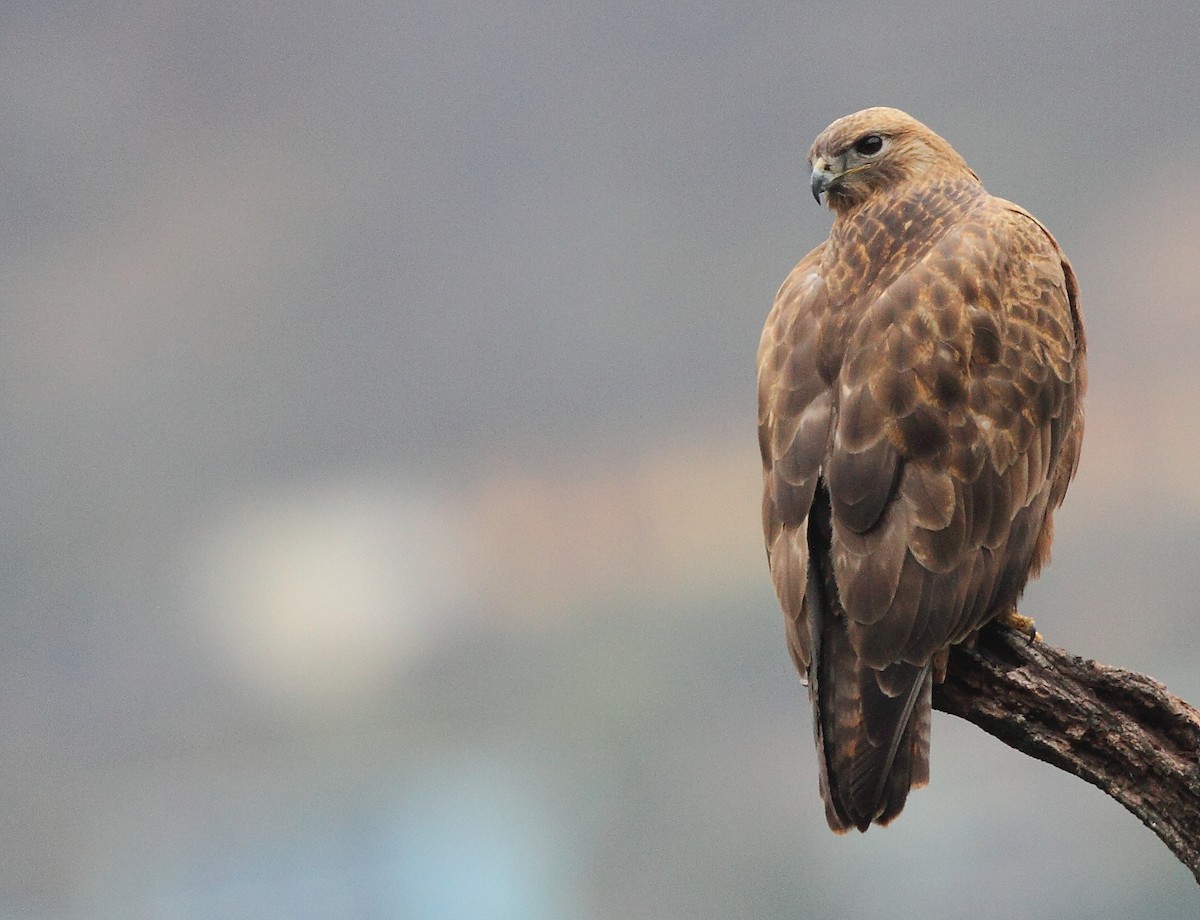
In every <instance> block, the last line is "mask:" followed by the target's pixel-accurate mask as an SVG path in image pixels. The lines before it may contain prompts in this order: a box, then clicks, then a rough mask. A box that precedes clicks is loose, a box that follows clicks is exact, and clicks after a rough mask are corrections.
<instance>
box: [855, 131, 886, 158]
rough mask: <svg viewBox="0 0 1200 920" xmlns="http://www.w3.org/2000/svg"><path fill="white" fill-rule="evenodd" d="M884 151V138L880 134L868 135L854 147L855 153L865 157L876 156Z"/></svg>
mask: <svg viewBox="0 0 1200 920" xmlns="http://www.w3.org/2000/svg"><path fill="white" fill-rule="evenodd" d="M882 149H883V138H882V137H880V136H879V135H878V134H868V135H867V136H866V137H864V138H861V139H860V140H859V141H858V143H856V144H855V145H854V152H855V153H857V154H860V155H862V156H864V157H870V156H874V155H875V154H877V153H879V151H880V150H882Z"/></svg>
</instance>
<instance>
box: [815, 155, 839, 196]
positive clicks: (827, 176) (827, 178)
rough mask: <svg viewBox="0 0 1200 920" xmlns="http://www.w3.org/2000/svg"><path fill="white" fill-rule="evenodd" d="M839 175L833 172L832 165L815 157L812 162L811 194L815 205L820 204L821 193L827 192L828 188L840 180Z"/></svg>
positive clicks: (821, 158) (822, 158)
mask: <svg viewBox="0 0 1200 920" xmlns="http://www.w3.org/2000/svg"><path fill="white" fill-rule="evenodd" d="M840 176H841V173H837V172H834V170H833V164H832V163H830V162H829V161H828V160H826V159H825V158H824V157H817V158H816V159H815V160H813V171H812V194H813V201H815V202H816V203H817V204H820V203H821V193H822V192H824V191H827V190H828V189H829V186H831V185H833V183H834V182H836V181H837V180H838V178H840Z"/></svg>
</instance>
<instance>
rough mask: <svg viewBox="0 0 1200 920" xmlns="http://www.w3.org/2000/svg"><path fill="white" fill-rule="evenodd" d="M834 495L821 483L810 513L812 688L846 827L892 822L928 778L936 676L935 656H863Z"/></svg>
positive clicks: (834, 824) (826, 776)
mask: <svg viewBox="0 0 1200 920" xmlns="http://www.w3.org/2000/svg"><path fill="white" fill-rule="evenodd" d="M822 499H824V504H823V503H822ZM828 501H829V499H828V493H826V492H825V491H824V490H823V489H818V490H817V501H816V502H814V505H813V509H812V511H810V515H809V533H808V537H809V572H808V594H807V597H806V607H807V614H808V620H809V627H810V630H811V633H810V634H811V636H812V643H813V646H812V660H811V663H810V666H809V687H808V693H809V697H810V698H811V699H812V704H813V732H814V733H815V735H816V741H817V760H818V761H819V763H820V769H821V798H823V799H824V800H825V817H826V819H827V820H828V821H829V826H830V827H831V828H832V829H833V830H834V831H836V832H837V833H839V834H840V833H844V832H845V831H848V830H849V829H850V828H852V827H857V828H858V829H859V830H860V831H865V830H866V829H867V828H868V827H870V826H871V824H872V823H875V824H887V823H888V822H890V821H891V820H892V819H893V818H895V817H896V815H898V814H900V812H901V810H902V809H903V808H904V802H905V800H906V799H907V798H908V792H909V790H910V789H913V788H916V787H918V786H924V785H925V784H926V783H928V782H929V723H930V718H931V716H932V709H933V706H932V698H931V694H932V691H933V676H932V674H931V672H930V666H929V665H928V664H925V665H912V664H905V663H904V662H899V663H897V664H893V665H891V666H889V667H887V668H884V669H883V670H877V669H875V668H872V667H870V666H869V665H867V664H866V663H865V662H864V661H863V660H862V659H861V658H859V657H858V653H857V652H856V651H855V650H854V646H853V645H852V644H851V642H850V635H849V633H848V632H847V628H846V615H845V613H844V612H843V611H842V609H841V603H840V601H839V600H838V597H837V584H836V582H835V581H834V579H833V572H832V569H831V565H830V561H829V545H830V542H829V541H830V537H831V536H832V534H831V533H830V517H829V507H828Z"/></svg>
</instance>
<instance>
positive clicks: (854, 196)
mask: <svg viewBox="0 0 1200 920" xmlns="http://www.w3.org/2000/svg"><path fill="white" fill-rule="evenodd" d="M808 163H809V166H811V167H812V193H813V198H815V199H816V200H817V203H818V204H820V203H821V193H822V192H823V193H824V194H825V200H826V202H827V203H828V204H829V207H830V208H832V209H833V210H834V211H847V210H850V209H851V208H854V207H856V206H858V205H860V204H862V203H863V202H864V201H866V200H867V199H868V198H870V197H871V196H872V195H874V194H875V193H876V192H878V191H880V190H884V189H889V188H892V187H894V186H897V185H900V184H903V183H905V182H908V181H910V180H913V179H917V178H921V177H923V176H925V175H926V174H928V173H929V172H931V171H936V172H937V173H938V174H939V175H941V176H946V175H947V174H955V173H962V174H964V175H968V176H970V177H971V178H976V176H975V173H973V172H972V171H971V168H970V167H969V166H967V164H966V161H964V160H963V158H962V157H960V156H959V155H958V153H957V152H955V150H954V148H953V147H951V146H950V145H949V144H948V143H947V142H946V141H945V140H944V139H943V138H941V137H940V136H938V135H937V134H935V133H934V132H933V131H931V130H930V129H929V128H927V127H926V126H925V125H923V124H921V122H919V121H917V120H916V119H915V118H913V117H912V116H911V115H908V114H906V113H905V112H901V111H900V110H899V109H889V108H884V107H877V108H872V109H863V110H862V111H861V112H855V113H854V114H853V115H847V116H846V117H845V118H839V119H838V120H837V121H835V122H834V123H833V124H831V125H830V126H829V127H828V128H826V129H825V130H824V131H822V132H821V133H820V135H818V136H817V139H816V141H814V142H813V145H812V150H811V151H810V152H809V155H808Z"/></svg>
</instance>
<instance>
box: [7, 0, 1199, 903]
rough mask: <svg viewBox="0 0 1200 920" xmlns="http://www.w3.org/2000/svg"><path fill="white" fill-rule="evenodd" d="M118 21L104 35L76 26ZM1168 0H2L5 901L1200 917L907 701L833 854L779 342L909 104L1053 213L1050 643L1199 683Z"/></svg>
mask: <svg viewBox="0 0 1200 920" xmlns="http://www.w3.org/2000/svg"><path fill="white" fill-rule="evenodd" d="M101 6H102V7H103V8H104V11H103V12H101ZM1198 42H1200V13H1198V12H1197V9H1196V7H1195V5H1194V4H1193V3H1191V2H1190V0H1189V2H1179V3H1141V4H1117V3H1085V2H1082V0H1068V2H1062V3H1055V4H1044V3H1040V2H1039V3H1033V2H1025V0H1016V2H1011V3H1007V4H986V5H985V4H968V5H966V6H964V5H963V4H960V3H952V2H950V0H942V2H919V3H912V4H907V5H903V6H895V7H886V6H881V5H880V4H878V3H875V2H870V3H868V2H866V0H862V2H858V0H847V2H844V3H841V4H835V5H834V6H828V5H824V6H811V5H803V4H794V3H762V4H751V5H746V4H733V3H711V2H698V3H692V4H640V3H632V2H618V0H614V2H584V3H580V4H574V5H571V6H566V5H559V4H545V3H532V2H521V0H496V2H492V3H486V4H465V3H452V2H440V3H422V2H417V0H409V2H404V3H400V4H395V5H391V4H383V3H375V2H370V0H350V2H345V3H341V4H328V3H316V2H311V0H300V2H295V3H273V2H258V3H247V4H237V5H233V4H208V3H195V2H171V0H166V2H163V0H159V2H154V3H147V2H127V3H126V2H123V3H116V4H104V5H100V6H98V5H94V4H82V3H55V4H43V3H12V4H8V5H6V6H5V7H4V9H3V10H2V11H0V45H2V49H3V53H2V55H0V61H2V63H0V67H2V68H3V80H4V86H5V92H4V93H3V94H2V98H0V113H2V115H3V124H4V129H3V132H2V137H3V141H2V146H0V158H2V162H3V170H4V177H5V180H4V183H3V186H2V189H3V191H2V194H3V208H2V209H0V221H2V225H3V234H4V245H3V247H0V260H2V263H3V274H4V278H5V285H4V287H5V290H6V291H7V294H6V295H5V298H4V301H5V303H4V306H3V310H2V313H0V384H2V386H3V406H4V410H3V415H2V416H0V419H2V424H3V437H0V454H2V458H3V460H2V464H0V469H2V473H0V476H2V477H3V478H2V480H0V482H2V488H0V501H2V502H3V519H4V521H5V526H4V528H3V531H2V533H0V542H2V547H3V549H2V552H3V557H4V559H5V564H4V565H3V567H2V571H0V578H2V579H3V585H2V591H0V604H2V608H0V610H2V614H0V629H2V631H3V640H2V641H0V733H2V737H3V739H4V741H3V743H2V744H0V777H2V780H0V828H3V832H2V833H0V918H32V920H76V918H78V920H83V918H135V917H146V918H226V917H228V918H242V917H245V918H276V917H278V918H309V917H311V918H359V917H362V918H392V917H398V918H414V920H459V918H472V920H517V918H564V920H638V918H645V920H670V918H713V920H717V918H733V917H742V918H776V917H777V918H784V917H787V918H795V917H801V918H869V917H882V916H887V917H889V918H895V917H909V916H920V917H922V918H926V920H929V918H942V917H946V918H950V917H962V916H964V915H966V914H968V913H969V915H970V916H971V917H972V918H974V920H988V918H1011V917H1014V916H1029V917H1037V916H1044V917H1054V918H1094V917H1121V918H1127V920H1140V918H1151V917H1154V918H1161V917H1169V916H1192V915H1194V914H1195V912H1196V910H1197V905H1200V896H1198V895H1197V891H1196V887H1195V882H1194V880H1193V879H1192V878H1191V876H1190V874H1189V873H1188V872H1187V871H1186V870H1185V869H1183V867H1182V866H1180V865H1179V864H1178V863H1176V861H1175V860H1174V858H1173V857H1172V856H1171V855H1170V853H1169V852H1168V851H1167V849H1166V848H1165V847H1164V846H1163V845H1162V844H1160V843H1159V841H1158V840H1157V839H1156V838H1155V837H1154V836H1153V835H1152V834H1151V833H1150V832H1149V831H1148V830H1146V829H1145V828H1143V827H1142V826H1141V825H1140V824H1139V823H1138V822H1137V821H1136V820H1135V819H1134V818H1133V817H1132V816H1130V815H1128V814H1126V813H1125V812H1124V811H1123V810H1122V809H1121V808H1120V807H1119V806H1117V805H1116V804H1114V803H1113V802H1111V801H1110V800H1108V799H1106V798H1105V797H1104V796H1103V795H1102V794H1100V793H1099V792H1097V791H1096V790H1094V789H1092V788H1091V787H1089V786H1086V785H1084V784H1083V783H1082V782H1080V781H1079V780H1076V779H1074V778H1072V777H1069V776H1067V775H1065V774H1063V773H1061V772H1059V771H1057V770H1054V769H1052V768H1050V767H1047V766H1044V765H1042V764H1040V763H1037V762H1035V761H1032V760H1030V759H1028V758H1026V757H1024V756H1021V755H1018V754H1016V753H1014V752H1012V751H1010V750H1009V749H1008V748H1006V747H1004V746H1003V745H1002V744H1000V742H998V741H996V740H995V739H993V738H991V737H990V736H988V735H986V734H984V733H983V732H981V731H979V730H978V729H976V728H974V727H973V726H970V725H967V724H965V723H962V722H958V721H957V720H954V719H951V718H949V717H947V716H944V715H942V714H940V713H939V714H938V715H937V716H935V722H934V740H933V757H932V770H933V780H932V784H931V785H930V786H929V788H927V789H925V790H923V791H920V792H918V793H916V794H914V795H913V797H912V798H911V799H910V800H909V805H908V808H907V810H906V811H905V813H904V815H903V817H902V819H901V820H899V821H898V822H897V823H896V824H895V825H893V826H892V827H891V828H889V829H887V830H884V831H879V830H874V831H872V832H870V833H869V834H866V835H865V836H859V835H857V834H855V835H853V836H851V837H845V838H836V837H834V836H833V835H832V834H830V832H829V831H828V830H827V829H826V827H825V822H824V819H823V812H822V807H821V803H820V800H819V798H818V795H817V779H816V765H815V761H814V754H813V750H812V741H811V729H810V721H809V714H808V703H807V699H806V695H805V692H804V690H803V688H802V687H801V686H800V683H799V681H798V680H797V678H796V675H795V674H794V673H793V670H792V666H791V663H790V661H789V660H788V656H787V653H786V651H785V647H784V643H783V638H782V625H781V619H780V614H779V612H778V608H777V605H776V602H775V598H774V596H773V593H772V590H771V588H770V582H769V579H768V575H767V570H766V563H765V558H764V553H763V549H762V542H761V535H760V531H759V523H758V510H759V503H758V492H759V487H760V471H759V461H758V457H757V449H756V446H755V433H754V413H755V410H754V379H753V377H754V371H753V366H754V352H755V348H756V346H757V342H758V336H759V331H760V329H761V326H762V321H763V319H764V318H765V316H766V313H767V310H768V308H769V306H770V303H771V300H772V298H773V296H774V293H775V290H776V288H777V286H778V284H779V283H780V281H781V280H782V279H783V277H784V275H785V274H786V273H787V271H788V270H789V268H790V267H791V266H792V265H793V264H794V263H795V262H796V261H797V260H798V259H799V258H800V256H801V255H803V254H804V253H805V252H806V251H807V250H808V249H810V248H811V247H812V246H813V245H815V244H816V243H817V242H818V241H819V240H820V239H822V238H823V237H824V236H825V234H826V232H827V229H828V226H829V223H830V216H829V214H828V212H827V211H823V210H822V209H819V208H817V207H816V206H815V205H814V204H813V202H812V200H811V198H810V195H809V192H808V180H807V167H806V165H805V156H806V153H807V149H808V146H809V144H810V143H811V141H812V139H813V138H814V137H815V136H816V134H817V133H818V132H819V131H820V130H821V129H822V128H824V127H825V125H826V124H828V123H829V122H830V121H832V120H833V119H834V118H836V117H838V116H841V115H844V114H847V113H849V112H851V111H854V110H856V109H858V108H861V107H864V106H867V105H875V104H889V105H895V106H899V107H901V108H905V109H907V110H909V111H911V112H912V113H913V114H914V115H916V116H917V117H919V118H921V119H922V120H924V121H925V122H926V123H928V124H929V125H931V126H932V127H933V128H934V129H935V130H937V131H939V132H940V133H942V134H943V135H945V136H946V137H947V138H949V139H950V140H951V141H952V143H954V144H955V146H956V147H957V148H958V150H959V151H960V152H961V153H962V154H963V155H964V156H965V157H966V159H967V160H968V162H969V163H971V165H972V166H973V167H974V168H975V170H976V171H977V172H978V173H979V175H980V176H981V177H982V178H983V180H984V182H985V183H986V184H987V185H988V187H989V189H990V190H991V191H993V192H994V193H996V194H1000V195H1003V196H1005V197H1008V198H1012V199H1015V200H1017V201H1019V202H1021V203H1023V204H1025V205H1026V206H1027V207H1029V208H1030V209H1031V210H1033V211H1034V212H1035V213H1036V214H1037V215H1038V216H1039V217H1040V218H1042V219H1043V220H1044V221H1045V222H1046V223H1047V225H1048V226H1049V227H1050V228H1051V229H1052V230H1053V231H1054V233H1055V234H1056V235H1057V236H1058V238H1059V240H1060V242H1061V243H1062V245H1063V246H1064V248H1065V250H1066V251H1067V253H1068V254H1069V255H1070V257H1071V259H1072V260H1073V262H1074V265H1075V268H1076V270H1077V272H1078V274H1079V276H1080V278H1081V280H1082V285H1083V291H1084V300H1083V303H1084V307H1085V311H1086V318H1087V322H1088V331H1089V336H1090V342H1091V380H1092V384H1091V390H1090V393H1089V399H1088V403H1087V406H1088V414H1089V422H1088V435H1087V439H1086V442H1085V449H1084V458H1083V464H1082V468H1081V471H1080V474H1079V477H1078V479H1077V480H1076V483H1075V485H1074V487H1073V489H1072V491H1071V494H1070V495H1069V496H1068V498H1067V503H1066V507H1065V509H1064V511H1063V512H1062V513H1061V514H1060V516H1059V518H1058V522H1059V526H1058V529H1057V530H1058V538H1057V541H1056V546H1055V559H1054V564H1053V566H1052V567H1051V568H1050V569H1049V571H1048V572H1047V573H1046V574H1045V576H1044V577H1043V579H1042V580H1041V582H1039V583H1037V584H1036V585H1035V586H1033V587H1032V588H1031V590H1030V591H1029V592H1028V594H1027V597H1026V601H1025V603H1024V605H1023V610H1024V611H1025V612H1026V613H1028V614H1030V615H1032V616H1034V617H1036V618H1037V620H1038V623H1039V627H1040V628H1041V630H1042V632H1043V634H1044V635H1045V637H1046V639H1047V640H1048V641H1050V642H1052V643H1054V644H1057V645H1060V646H1064V647H1066V648H1068V649H1070V650H1071V651H1073V652H1075V653H1077V654H1080V655H1084V656H1086V657H1091V658H1096V659H1099V660H1101V661H1105V662H1109V663H1113V664H1119V665H1123V666H1126V667H1129V668H1133V669H1135V670H1138V671H1143V672H1146V673H1149V674H1151V675H1153V676H1155V677H1157V678H1158V679H1160V680H1162V681H1164V682H1165V683H1166V684H1167V685H1168V686H1169V687H1170V688H1171V689H1172V690H1174V691H1175V692H1176V693H1179V694H1180V695H1182V696H1184V697H1185V698H1188V699H1191V700H1192V701H1193V702H1195V701H1197V700H1200V672H1198V671H1197V669H1196V667H1195V658H1196V641H1197V626H1196V622H1197V621H1196V613H1195V610H1196V597H1197V594H1198V593H1200V565H1197V555H1198V548H1200V476H1198V475H1197V468H1198V459H1197V457H1198V454H1200V374H1198V373H1197V370H1196V363H1197V360H1198V358H1200V341H1198V336H1200V309H1198V296H1200V295H1198V294H1197V291H1200V173H1198V170H1197V167H1198V166H1200V116H1198V115H1197V105H1196V93H1197V86H1198V85H1200V59H1198V54H1200V52H1197V50H1196V49H1197V43H1198Z"/></svg>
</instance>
